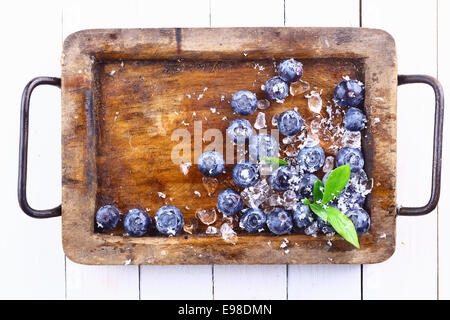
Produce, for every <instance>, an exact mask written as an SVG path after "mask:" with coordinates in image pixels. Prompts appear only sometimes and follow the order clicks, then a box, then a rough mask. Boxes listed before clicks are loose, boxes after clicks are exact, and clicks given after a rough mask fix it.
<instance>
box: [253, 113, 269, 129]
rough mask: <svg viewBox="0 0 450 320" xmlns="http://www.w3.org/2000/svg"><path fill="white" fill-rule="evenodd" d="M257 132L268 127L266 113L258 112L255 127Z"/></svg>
mask: <svg viewBox="0 0 450 320" xmlns="http://www.w3.org/2000/svg"><path fill="white" fill-rule="evenodd" d="M253 126H254V127H255V129H256V130H259V129H262V128H265V127H267V125H266V115H265V113H264V112H258V116H257V117H256V120H255V124H254V125H253Z"/></svg>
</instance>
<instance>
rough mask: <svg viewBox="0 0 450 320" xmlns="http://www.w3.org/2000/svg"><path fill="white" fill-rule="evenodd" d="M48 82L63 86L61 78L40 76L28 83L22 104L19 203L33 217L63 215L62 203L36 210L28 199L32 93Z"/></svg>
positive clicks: (59, 86)
mask: <svg viewBox="0 0 450 320" xmlns="http://www.w3.org/2000/svg"><path fill="white" fill-rule="evenodd" d="M43 84H47V85H52V86H55V87H58V88H61V79H60V78H51V77H38V78H34V79H33V80H31V81H30V82H28V84H27V85H26V87H25V89H24V90H23V93H22V101H21V105H20V109H21V110H20V142H19V185H18V190H17V191H18V192H17V195H18V198H19V205H20V208H22V210H23V212H25V213H26V214H27V215H29V216H30V217H33V218H51V217H57V216H60V215H61V205H59V206H57V207H56V208H53V209H47V210H36V209H33V208H31V207H30V205H29V204H28V200H27V160H28V123H29V109H30V98H31V93H32V92H33V90H34V88H36V87H37V86H40V85H43Z"/></svg>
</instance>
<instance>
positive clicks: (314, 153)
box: [297, 145, 325, 172]
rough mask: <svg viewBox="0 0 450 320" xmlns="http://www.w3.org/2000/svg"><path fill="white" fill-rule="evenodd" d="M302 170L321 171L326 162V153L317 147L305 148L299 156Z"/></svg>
mask: <svg viewBox="0 0 450 320" xmlns="http://www.w3.org/2000/svg"><path fill="white" fill-rule="evenodd" d="M297 159H298V164H299V166H300V169H301V170H303V171H306V172H315V171H317V170H319V169H320V168H321V167H322V166H323V164H324V162H325V152H324V151H323V149H322V148H321V147H320V146H318V145H316V146H314V147H304V148H303V149H302V150H300V152H299V153H298V155H297Z"/></svg>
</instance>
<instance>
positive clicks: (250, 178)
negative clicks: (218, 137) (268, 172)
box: [233, 161, 259, 188]
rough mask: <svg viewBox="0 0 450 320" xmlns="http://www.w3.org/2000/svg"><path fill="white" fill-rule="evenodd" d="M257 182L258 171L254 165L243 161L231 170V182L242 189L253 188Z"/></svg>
mask: <svg viewBox="0 0 450 320" xmlns="http://www.w3.org/2000/svg"><path fill="white" fill-rule="evenodd" d="M258 180H259V170H258V167H257V166H256V164H254V163H251V162H250V161H243V162H240V163H238V164H236V165H235V166H234V168H233V181H234V183H236V184H237V185H238V186H240V187H242V188H247V187H251V186H253V185H254V184H255V183H256V182H258Z"/></svg>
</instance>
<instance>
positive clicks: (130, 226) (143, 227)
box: [95, 205, 184, 237]
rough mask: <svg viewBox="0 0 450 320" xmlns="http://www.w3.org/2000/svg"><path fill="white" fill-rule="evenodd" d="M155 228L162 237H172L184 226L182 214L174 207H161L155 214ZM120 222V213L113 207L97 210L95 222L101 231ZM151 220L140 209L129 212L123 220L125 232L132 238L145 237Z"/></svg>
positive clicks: (114, 226) (112, 227) (107, 206)
mask: <svg viewBox="0 0 450 320" xmlns="http://www.w3.org/2000/svg"><path fill="white" fill-rule="evenodd" d="M154 219H155V227H156V229H157V230H158V231H159V232H160V233H161V234H164V235H167V236H174V235H175V234H176V233H177V232H178V231H180V230H181V228H182V227H183V225H184V219H183V214H182V213H181V211H180V209H178V208H177V207H175V206H162V207H161V208H159V210H158V211H157V212H156V214H155V218H154ZM119 221H120V211H119V209H117V208H116V207H115V206H112V205H106V206H103V207H101V208H100V209H98V210H97V213H96V215H95V222H96V223H97V226H98V228H100V229H101V230H112V229H114V228H116V227H117V225H118V223H119ZM151 224H152V219H151V218H150V216H149V215H148V214H147V213H146V212H145V211H144V210H141V209H137V208H134V209H131V210H129V211H128V212H127V213H126V214H125V217H124V219H123V227H124V228H125V231H126V232H127V233H128V234H129V235H131V236H134V237H142V236H143V235H145V234H146V233H147V232H148V230H149V228H150V225H151Z"/></svg>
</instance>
